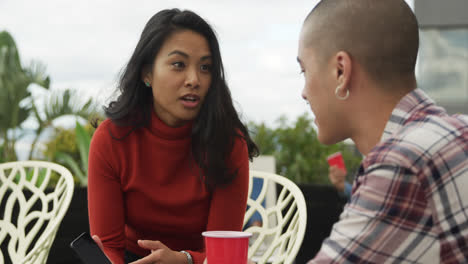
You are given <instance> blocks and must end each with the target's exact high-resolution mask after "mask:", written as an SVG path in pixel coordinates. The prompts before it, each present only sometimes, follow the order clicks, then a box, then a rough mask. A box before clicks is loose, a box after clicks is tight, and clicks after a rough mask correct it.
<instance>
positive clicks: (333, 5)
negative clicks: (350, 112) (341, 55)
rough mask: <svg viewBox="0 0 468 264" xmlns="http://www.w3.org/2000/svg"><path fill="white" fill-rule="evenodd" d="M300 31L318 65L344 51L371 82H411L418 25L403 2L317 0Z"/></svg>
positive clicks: (417, 38)
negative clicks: (403, 79) (313, 53)
mask: <svg viewBox="0 0 468 264" xmlns="http://www.w3.org/2000/svg"><path fill="white" fill-rule="evenodd" d="M304 27H307V32H306V34H307V35H306V42H305V43H306V44H305V45H306V46H313V47H315V48H316V51H317V52H318V53H319V55H318V56H321V57H322V59H324V60H328V59H329V58H330V56H332V55H334V54H336V52H338V51H346V52H348V54H350V56H351V57H352V58H353V59H355V60H357V61H358V62H359V64H360V65H361V66H362V67H363V68H364V70H366V71H367V72H368V73H369V75H370V77H371V78H372V79H374V81H377V82H392V81H395V80H400V79H401V78H408V77H409V78H414V71H415V65H416V58H417V54H418V48H419V33H418V22H417V20H416V17H415V15H414V13H413V11H412V10H411V8H410V7H409V6H408V4H407V3H406V2H405V1H404V0H322V1H321V2H320V3H319V4H318V5H317V6H316V7H315V8H314V9H313V10H312V11H311V12H310V13H309V15H308V16H307V18H306V20H305V22H304ZM319 59H320V58H319Z"/></svg>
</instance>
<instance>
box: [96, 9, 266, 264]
mask: <svg viewBox="0 0 468 264" xmlns="http://www.w3.org/2000/svg"><path fill="white" fill-rule="evenodd" d="M118 89H119V96H118V98H117V99H116V100H115V101H112V102H111V103H110V104H109V105H108V106H107V107H105V113H106V116H107V117H108V119H107V120H105V121H103V122H102V123H101V124H100V125H99V127H98V128H97V130H96V132H95V134H94V136H93V139H92V142H91V148H90V156H89V182H88V203H89V220H90V229H91V234H92V235H95V239H97V240H98V241H99V240H100V241H102V245H103V248H104V251H105V253H106V255H107V256H108V257H109V258H110V259H111V261H112V262H113V263H114V264H116V263H128V262H131V261H134V260H137V259H140V260H139V262H138V263H202V262H203V260H204V259H205V254H204V244H203V238H202V235H201V232H202V231H206V230H239V231H240V230H241V228H242V224H243V217H244V213H245V209H246V200H247V190H248V174H249V158H250V159H251V158H252V157H254V156H256V155H257V154H258V149H257V147H256V145H255V144H254V142H253V141H252V140H251V138H250V136H249V133H248V131H247V129H246V127H245V126H244V125H243V124H242V122H241V121H240V120H239V117H238V114H237V112H236V110H235V108H234V106H233V102H232V98H231V95H230V92H229V88H228V86H227V84H226V81H225V79H224V70H223V64H222V60H221V55H220V50H219V44H218V41H217V39H216V36H215V33H214V32H213V30H212V28H211V27H210V26H209V24H208V23H207V22H205V21H204V20H203V19H202V18H201V17H199V16H198V15H197V14H195V13H193V12H191V11H180V10H178V9H171V10H163V11H161V12H159V13H157V14H156V15H154V16H153V17H152V18H151V19H150V20H149V21H148V23H147V24H146V26H145V28H144V30H143V32H142V34H141V37H140V40H139V42H138V44H137V46H136V48H135V51H134V52H133V55H132V57H131V58H130V60H129V62H128V64H127V66H126V68H125V69H124V71H123V73H122V76H121V78H120V82H119V85H118ZM96 236H97V237H96Z"/></svg>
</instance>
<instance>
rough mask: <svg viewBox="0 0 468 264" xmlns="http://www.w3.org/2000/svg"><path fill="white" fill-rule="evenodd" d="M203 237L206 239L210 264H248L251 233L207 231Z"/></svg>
mask: <svg viewBox="0 0 468 264" xmlns="http://www.w3.org/2000/svg"><path fill="white" fill-rule="evenodd" d="M202 235H203V236H204V237H205V248H206V259H207V261H208V264H217V263H223V264H247V254H248V251H249V238H250V237H251V236H252V234H251V233H248V232H237V231H207V232H203V233H202Z"/></svg>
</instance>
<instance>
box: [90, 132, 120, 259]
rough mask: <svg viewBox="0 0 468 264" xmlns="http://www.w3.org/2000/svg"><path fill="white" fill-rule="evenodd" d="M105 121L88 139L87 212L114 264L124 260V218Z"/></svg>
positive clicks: (94, 231) (94, 232) (91, 225)
mask: <svg viewBox="0 0 468 264" xmlns="http://www.w3.org/2000/svg"><path fill="white" fill-rule="evenodd" d="M103 126H104V123H103V124H101V126H100V127H99V128H98V130H96V132H95V133H94V135H93V138H92V140H91V145H90V149H89V161H88V213H89V226H90V232H91V235H98V236H99V238H100V239H101V241H102V243H103V246H104V253H105V254H106V255H107V257H108V258H109V259H110V260H111V261H112V262H113V263H114V264H121V263H122V264H123V263H124V249H125V233H124V228H125V218H124V208H123V204H124V202H123V195H122V192H121V187H120V180H119V177H118V174H117V173H116V170H115V168H113V166H112V164H113V163H112V162H111V160H110V159H111V158H112V157H111V156H112V155H108V154H107V155H106V153H110V152H111V151H110V150H111V148H112V146H111V145H112V144H111V141H110V140H111V139H110V136H109V134H108V133H109V132H108V131H107V129H104V127H103Z"/></svg>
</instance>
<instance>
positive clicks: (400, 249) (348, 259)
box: [309, 164, 438, 263]
mask: <svg viewBox="0 0 468 264" xmlns="http://www.w3.org/2000/svg"><path fill="white" fill-rule="evenodd" d="M356 180H357V182H356V183H355V187H354V188H355V189H354V190H353V194H352V196H351V200H350V202H349V203H348V204H347V205H346V206H345V209H344V212H343V213H342V215H341V216H340V220H339V221H338V222H337V223H336V224H335V225H334V226H333V229H332V232H331V234H330V237H329V238H327V239H326V240H325V241H324V242H323V244H322V247H321V249H320V251H319V253H318V254H317V255H316V257H315V258H314V259H313V260H311V261H310V262H309V263H360V262H363V263H364V262H365V263H386V262H401V260H402V259H403V260H404V259H411V258H417V256H420V254H419V253H420V252H418V251H419V250H421V246H418V243H423V244H424V243H427V241H424V237H425V236H427V235H429V236H430V235H431V234H428V227H427V224H428V221H430V219H425V218H424V214H423V212H424V211H425V210H426V208H427V204H424V203H423V202H421V201H424V199H425V194H424V190H423V189H422V188H421V186H420V184H419V181H418V178H417V176H416V175H415V174H414V173H413V172H412V171H410V170H409V169H405V168H402V167H399V166H397V165H387V164H375V165H373V166H371V167H369V168H368V170H367V172H365V173H364V174H361V175H358V178H357V179H356ZM419 245H421V244H419ZM435 257H438V256H435ZM436 259H437V258H436ZM416 262H418V263H419V261H415V262H414V263H416ZM422 263H424V261H423V262H422Z"/></svg>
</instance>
